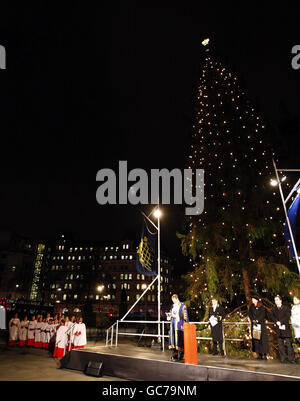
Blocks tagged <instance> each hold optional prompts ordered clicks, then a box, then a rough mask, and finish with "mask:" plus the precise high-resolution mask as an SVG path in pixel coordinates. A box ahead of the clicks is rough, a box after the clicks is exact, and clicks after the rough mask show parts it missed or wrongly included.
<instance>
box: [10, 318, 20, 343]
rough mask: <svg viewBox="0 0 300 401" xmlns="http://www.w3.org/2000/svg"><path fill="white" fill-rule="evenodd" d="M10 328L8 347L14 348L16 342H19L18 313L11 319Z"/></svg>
mask: <svg viewBox="0 0 300 401" xmlns="http://www.w3.org/2000/svg"><path fill="white" fill-rule="evenodd" d="M8 328H9V340H8V345H9V346H10V347H13V346H14V345H16V341H17V340H18V335H19V328H20V320H19V319H18V314H17V313H15V314H14V317H13V318H12V319H10V321H9V324H8Z"/></svg>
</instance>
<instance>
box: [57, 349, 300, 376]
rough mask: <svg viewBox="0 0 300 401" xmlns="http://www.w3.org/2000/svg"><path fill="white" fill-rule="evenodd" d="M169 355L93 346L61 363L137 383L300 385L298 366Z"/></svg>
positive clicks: (68, 367)
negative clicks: (94, 367)
mask: <svg viewBox="0 0 300 401" xmlns="http://www.w3.org/2000/svg"><path fill="white" fill-rule="evenodd" d="M170 355H171V353H170V351H164V352H162V351H160V350H152V349H150V348H145V347H137V346H135V345H132V344H120V345H119V346H118V347H110V346H108V347H106V346H105V345H103V346H97V345H96V346H91V345H90V346H88V347H87V348H85V349H83V350H73V351H71V352H69V353H67V354H66V355H65V356H64V358H62V360H61V367H62V368H66V369H75V370H79V371H84V370H85V367H86V365H87V364H88V362H89V361H99V362H100V361H101V362H103V365H102V368H103V371H102V372H103V375H106V376H114V377H118V378H121V379H128V380H134V381H279V380H283V381H287V380H288V381H291V380H292V381H295V380H299V381H300V364H298V363H295V364H281V363H280V362H278V361H271V360H270V361H269V360H268V361H259V360H247V359H241V358H234V357H226V358H223V357H221V356H212V355H207V354H199V358H198V361H199V364H198V365H190V364H185V363H183V362H171V361H170Z"/></svg>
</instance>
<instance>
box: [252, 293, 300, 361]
mask: <svg viewBox="0 0 300 401" xmlns="http://www.w3.org/2000/svg"><path fill="white" fill-rule="evenodd" d="M274 302H275V306H274V307H273V308H272V310H271V316H270V317H271V321H272V322H273V323H274V324H275V331H276V337H277V341H278V346H279V354H280V361H281V362H282V363H285V362H290V363H295V353H294V348H293V334H292V330H291V325H292V327H293V329H294V337H295V342H296V344H297V345H298V346H300V297H298V296H295V297H294V298H293V306H292V309H290V308H289V307H288V306H286V305H283V304H282V298H281V296H280V295H276V297H275V298H274ZM249 318H250V321H251V335H252V351H253V352H256V353H258V355H259V359H267V354H268V352H269V341H268V335H267V327H266V310H265V307H264V306H263V304H262V303H261V301H260V299H259V297H258V296H253V297H252V304H251V306H250V308H249ZM290 322H291V325H290Z"/></svg>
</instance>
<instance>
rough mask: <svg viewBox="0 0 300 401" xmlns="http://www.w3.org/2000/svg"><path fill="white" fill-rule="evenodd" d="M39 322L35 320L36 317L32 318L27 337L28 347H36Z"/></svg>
mask: <svg viewBox="0 0 300 401" xmlns="http://www.w3.org/2000/svg"><path fill="white" fill-rule="evenodd" d="M36 324H37V321H36V320H35V316H34V315H33V316H31V320H30V322H29V324H28V335H27V346H28V347H33V346H34V333H35V327H36Z"/></svg>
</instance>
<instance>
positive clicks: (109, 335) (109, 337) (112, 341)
mask: <svg viewBox="0 0 300 401" xmlns="http://www.w3.org/2000/svg"><path fill="white" fill-rule="evenodd" d="M122 323H127V324H128V323H133V324H143V325H146V324H147V325H148V324H156V325H158V324H159V323H160V324H161V325H162V330H161V333H162V334H154V333H153V334H152V333H128V332H120V331H119V325H120V324H122ZM190 323H191V324H195V325H208V324H209V322H190ZM166 324H171V321H169V320H167V321H165V320H163V321H160V322H158V321H153V320H142V321H141V320H117V321H116V322H115V323H114V324H113V325H112V326H110V327H109V328H108V329H107V331H106V346H108V345H110V346H116V347H117V346H118V338H119V336H121V335H122V336H135V337H152V338H157V339H158V338H162V339H163V341H162V349H163V351H164V350H165V341H164V339H165V338H169V335H168V334H165V325H166ZM266 324H267V325H274V323H271V322H266ZM225 325H236V326H238V325H247V326H250V325H251V323H250V322H224V321H223V326H225ZM223 334H224V333H223ZM223 337H224V343H223V344H224V353H225V355H226V341H237V342H244V341H245V339H244V338H227V337H226V336H225V335H223ZM196 339H197V340H211V339H212V337H196ZM250 339H251V338H250V337H249V338H248V339H247V340H250Z"/></svg>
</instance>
